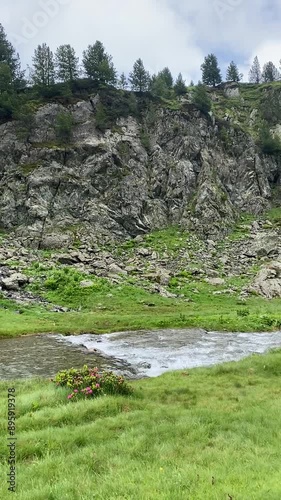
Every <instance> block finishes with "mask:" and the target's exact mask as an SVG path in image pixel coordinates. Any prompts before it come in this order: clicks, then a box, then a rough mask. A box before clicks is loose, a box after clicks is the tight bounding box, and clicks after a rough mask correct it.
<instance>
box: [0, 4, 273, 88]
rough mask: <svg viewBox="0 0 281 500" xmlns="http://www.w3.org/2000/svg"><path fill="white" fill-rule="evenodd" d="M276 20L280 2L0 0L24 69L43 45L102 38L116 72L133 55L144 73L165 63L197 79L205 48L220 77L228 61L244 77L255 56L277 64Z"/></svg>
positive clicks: (83, 44)
mask: <svg viewBox="0 0 281 500" xmlns="http://www.w3.org/2000/svg"><path fill="white" fill-rule="evenodd" d="M280 21H281V0H194V1H190V0H99V1H97V0H79V1H78V0H25V1H24V2H23V0H12V2H11V0H0V23H2V24H3V26H4V28H5V30H6V33H7V35H8V38H9V40H10V41H11V42H12V43H13V45H14V46H15V48H16V49H17V51H18V52H19V54H20V57H21V61H22V65H23V67H26V66H27V65H31V63H32V55H33V53H34V49H35V48H36V46H37V45H38V44H41V43H43V42H46V43H47V44H48V45H49V46H50V47H51V49H52V50H53V51H55V50H56V48H57V47H58V46H59V45H62V44H66V43H70V44H71V45H72V46H73V47H74V48H75V49H76V52H77V55H79V57H80V58H81V56H82V52H83V50H84V49H85V48H87V46H88V45H89V44H93V43H95V41H96V40H101V41H102V42H103V43H104V45H105V48H106V50H107V52H109V53H110V54H111V55H112V56H113V60H114V63H115V66H116V68H117V70H118V71H119V73H121V72H123V71H124V72H125V74H128V73H129V72H130V71H131V69H132V67H133V64H134V62H135V60H136V59H138V58H139V57H140V58H142V59H143V61H144V64H145V67H146V68H147V69H148V70H149V71H150V72H151V73H156V72H158V71H160V70H161V69H162V68H163V67H165V66H168V67H169V68H170V69H171V71H172V73H173V75H174V76H177V75H178V73H179V72H181V73H182V74H183V75H184V78H185V79H186V82H187V83H189V82H190V80H191V79H192V80H193V81H194V82H197V81H198V80H199V79H200V78H201V71H200V66H201V64H202V62H203V61H204V57H205V56H206V55H207V54H209V53H214V54H216V55H217V57H218V60H219V64H220V67H221V69H222V73H223V75H224V74H225V70H226V68H227V66H228V64H229V62H230V61H231V60H234V61H235V62H236V63H237V64H238V66H239V69H240V71H241V72H242V73H243V74H244V81H247V80H248V72H249V68H250V65H251V63H252V61H253V59H254V57H255V56H256V55H257V56H258V57H259V59H260V62H261V64H262V65H263V64H264V63H265V62H267V61H273V63H274V64H275V65H276V66H277V67H278V68H279V66H280V63H279V61H280V59H281V30H280Z"/></svg>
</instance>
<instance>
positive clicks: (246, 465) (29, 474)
mask: <svg viewBox="0 0 281 500" xmlns="http://www.w3.org/2000/svg"><path fill="white" fill-rule="evenodd" d="M280 375H281V351H280V350H279V351H274V352H272V353H270V354H267V355H264V356H258V355H255V356H252V357H250V358H248V359H246V360H243V361H241V362H239V363H230V364H226V365H221V366H217V367H214V368H210V369H194V370H190V371H188V372H186V371H180V372H174V373H167V374H165V375H163V376H161V377H159V378H155V379H147V380H141V381H137V382H134V383H133V385H134V387H135V393H134V395H133V396H130V397H112V396H106V397H101V398H99V399H96V400H90V401H89V400H87V401H80V402H78V403H71V402H68V401H67V391H65V390H64V389H56V388H55V386H54V385H53V384H51V383H50V382H48V381H45V380H29V381H15V382H1V384H0V387H1V392H0V407H1V415H2V417H1V434H2V439H1V442H0V455H1V462H0V474H1V477H2V478H4V477H5V476H6V474H7V472H8V468H7V463H6V458H7V447H6V437H7V431H6V411H7V396H6V394H7V389H8V387H15V389H16V405H17V407H16V408H17V410H16V411H17V438H18V440H17V492H16V493H15V494H14V498H15V499H18V500H30V499H31V498H32V500H67V499H69V500H76V499H77V500H78V499H79V500H80V499H81V500H92V499H97V500H111V499H112V500H117V499H118V500H119V499H120V500H121V499H122V500H123V499H128V500H129V499H132V498H133V499H136V500H143V499H146V500H149V499H151V500H169V499H170V500H183V499H187V498H190V499H192V500H203V499H208V500H217V499H226V500H228V499H229V498H232V499H235V500H244V499H245V498H247V499H255V500H258V499H260V500H263V499H265V498H266V499H268V500H277V499H279V498H280V497H281V485H280V461H281V451H280V446H279V443H280V439H281V430H280V429H281V397H280V396H281V388H280ZM10 494H11V493H8V492H7V484H6V482H5V481H4V480H3V481H2V482H1V485H0V498H1V499H3V500H5V499H8V498H10Z"/></svg>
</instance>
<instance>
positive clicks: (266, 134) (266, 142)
mask: <svg viewBox="0 0 281 500" xmlns="http://www.w3.org/2000/svg"><path fill="white" fill-rule="evenodd" d="M259 145H260V147H261V150H262V152H263V153H266V154H276V153H280V152H281V141H280V139H279V137H276V136H273V135H272V133H271V131H270V128H269V126H268V124H267V123H266V122H263V123H262V125H261V127H260V130H259Z"/></svg>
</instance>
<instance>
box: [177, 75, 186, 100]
mask: <svg viewBox="0 0 281 500" xmlns="http://www.w3.org/2000/svg"><path fill="white" fill-rule="evenodd" d="M174 91H175V93H176V94H177V96H181V95H184V94H186V92H187V90H186V84H185V81H184V79H183V76H182V74H181V73H180V74H179V75H178V77H177V79H176V83H175V85H174Z"/></svg>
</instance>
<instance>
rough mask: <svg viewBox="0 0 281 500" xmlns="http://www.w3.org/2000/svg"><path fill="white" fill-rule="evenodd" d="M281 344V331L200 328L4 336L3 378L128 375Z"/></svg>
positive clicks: (234, 357) (0, 350) (207, 362)
mask: <svg viewBox="0 0 281 500" xmlns="http://www.w3.org/2000/svg"><path fill="white" fill-rule="evenodd" d="M277 347H279V348H281V331H279V332H274V333H272V332H271V333H221V332H206V331H204V330H200V329H192V330H187V329H182V330H178V329H177V330H172V329H170V330H157V331H139V332H121V333H112V334H106V335H92V334H85V335H79V336H68V337H66V336H63V335H55V334H54V335H51V334H48V335H47V334H46V335H35V336H34V335H30V336H23V337H18V338H11V339H1V340H0V379H2V380H5V379H16V378H29V377H34V376H35V377H52V376H53V375H55V373H56V372H58V371H59V370H63V369H67V368H71V367H75V368H79V367H81V366H83V365H84V364H88V365H89V366H91V367H95V366H98V367H99V368H100V369H107V370H113V371H115V372H116V373H122V374H124V375H125V376H126V377H127V378H141V377H155V376H158V375H161V374H162V373H164V372H166V371H170V370H180V369H186V368H194V367H199V366H212V365H215V364H219V363H224V362H227V361H238V360H240V359H242V358H245V357H246V356H249V355H251V354H254V353H260V354H261V353H264V352H266V351H267V350H269V349H271V348H277Z"/></svg>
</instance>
